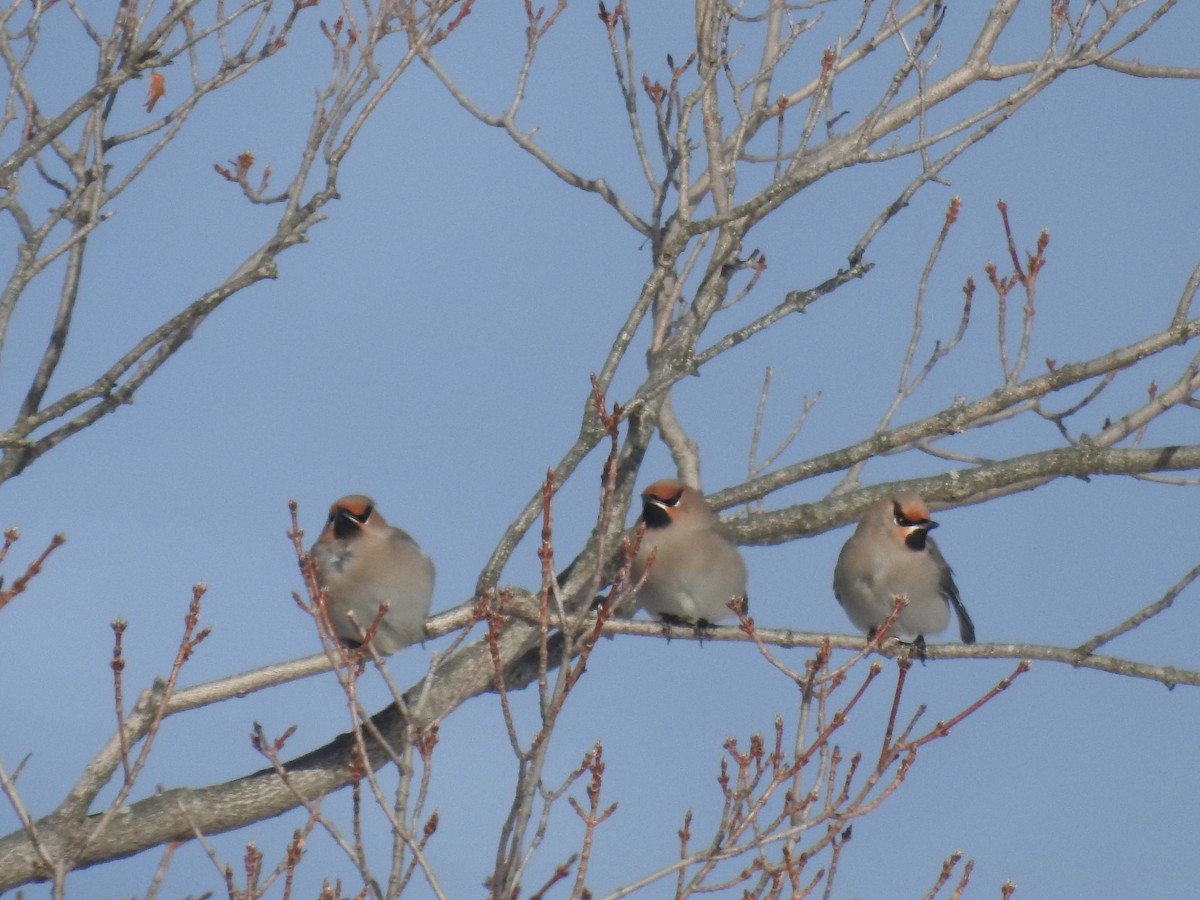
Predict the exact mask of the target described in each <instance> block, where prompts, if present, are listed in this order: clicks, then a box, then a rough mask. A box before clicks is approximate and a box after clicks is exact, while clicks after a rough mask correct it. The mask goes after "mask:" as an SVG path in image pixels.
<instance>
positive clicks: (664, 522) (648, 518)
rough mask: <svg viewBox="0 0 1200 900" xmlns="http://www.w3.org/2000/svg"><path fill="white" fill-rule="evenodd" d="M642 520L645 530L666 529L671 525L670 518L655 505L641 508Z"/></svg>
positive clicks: (650, 504) (663, 510) (649, 504)
mask: <svg viewBox="0 0 1200 900" xmlns="http://www.w3.org/2000/svg"><path fill="white" fill-rule="evenodd" d="M642 520H643V521H644V522H645V523H646V527H647V528H666V527H667V526H668V525H670V524H671V517H670V516H669V515H667V511H666V510H665V509H663V508H662V507H661V506H659V505H658V504H657V503H647V504H646V505H645V506H643V507H642Z"/></svg>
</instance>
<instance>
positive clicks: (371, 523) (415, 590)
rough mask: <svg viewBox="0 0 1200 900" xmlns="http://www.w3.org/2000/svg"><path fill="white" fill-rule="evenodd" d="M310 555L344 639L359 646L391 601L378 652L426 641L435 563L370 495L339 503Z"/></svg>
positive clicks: (381, 627)
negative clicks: (426, 626) (387, 515)
mask: <svg viewBox="0 0 1200 900" xmlns="http://www.w3.org/2000/svg"><path fill="white" fill-rule="evenodd" d="M309 555H310V556H311V557H312V558H313V562H314V563H316V568H317V581H318V583H319V584H320V585H321V587H323V588H325V590H326V592H327V594H328V597H327V600H326V608H327V610H328V612H329V621H330V623H331V624H332V625H333V631H334V633H335V634H336V635H337V636H338V637H339V638H341V639H342V640H344V641H346V642H347V643H349V644H350V645H351V646H358V644H359V643H360V642H361V641H362V638H363V635H364V633H365V632H366V630H367V629H368V628H370V627H371V625H372V623H374V621H375V618H376V616H378V615H379V608H380V606H381V605H382V604H384V603H386V604H388V611H387V612H386V613H385V614H384V616H383V619H382V620H381V621H380V623H379V628H378V629H377V630H376V632H375V637H374V639H373V641H372V646H374V648H375V650H376V651H378V652H379V653H384V654H386V653H395V652H396V651H397V650H399V649H401V648H402V647H407V646H408V645H409V644H414V643H416V642H417V641H421V640H424V639H425V619H426V617H427V616H428V615H429V602H430V600H431V599H432V597H433V578H434V570H433V562H432V561H431V560H430V558H429V554H427V553H426V552H425V551H424V550H422V549H421V548H420V547H419V546H417V542H416V541H414V540H413V539H412V538H411V537H410V536H409V535H408V534H407V532H404V531H402V530H401V529H399V528H394V527H392V526H391V525H388V523H387V520H386V519H384V518H383V515H382V514H381V513H380V512H379V510H377V509H376V508H375V501H374V500H372V499H371V498H370V497H365V496H363V495H362V494H350V495H349V496H346V497H343V498H342V499H340V500H338V501H337V502H336V503H334V504H333V506H331V507H330V508H329V518H328V520H327V521H326V522H325V528H324V530H322V532H321V536H320V537H319V538H317V540H316V543H314V544H313V545H312V549H311V550H309ZM349 613H354V617H355V618H356V619H357V620H358V624H357V625H355V624H354V623H353V622H351V621H350V617H349Z"/></svg>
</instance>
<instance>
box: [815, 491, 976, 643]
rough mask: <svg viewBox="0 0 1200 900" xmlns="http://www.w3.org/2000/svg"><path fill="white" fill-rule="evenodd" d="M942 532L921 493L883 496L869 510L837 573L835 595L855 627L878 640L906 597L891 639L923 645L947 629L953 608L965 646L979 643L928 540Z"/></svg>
mask: <svg viewBox="0 0 1200 900" xmlns="http://www.w3.org/2000/svg"><path fill="white" fill-rule="evenodd" d="M937 527H938V523H937V522H935V521H933V520H932V519H931V518H929V507H927V506H926V505H925V501H924V500H922V499H921V497H920V496H918V495H917V494H911V493H901V494H896V495H894V496H889V497H884V498H883V499H881V500H878V501H876V502H875V503H874V504H872V505H871V506H870V508H868V509H867V511H866V513H865V514H864V515H863V517H862V521H860V522H859V523H858V527H857V528H856V529H855V530H854V534H852V535H850V539H849V540H848V541H846V543H845V546H843V547H842V552H841V553H840V554H839V555H838V561H837V566H835V567H834V570H833V593H834V595H835V596H836V597H837V599H838V602H839V603H840V604H841V605H842V609H844V610H845V611H846V615H847V616H849V617H850V621H851V622H853V623H854V625H855V627H857V628H859V629H861V630H862V631H865V632H866V633H867V634H868V635H872V636H873V635H874V633H875V630H876V629H877V628H878V627H879V626H880V625H882V624H883V622H884V620H886V619H887V617H888V616H890V615H891V614H892V610H893V609H894V608H895V604H896V596H897V595H898V594H902V595H903V596H905V597H906V598H907V599H908V605H907V606H905V607H904V609H902V610H901V611H900V615H899V616H897V617H896V621H895V622H894V623H893V624H892V627H891V630H890V632H889V633H890V634H891V636H892V637H895V638H899V639H900V640H901V641H906V642H916V643H918V644H922V643H924V639H925V637H926V636H927V635H934V634H937V633H939V632H941V631H943V630H945V628H946V626H947V625H949V624H950V608H951V607H953V608H954V613H955V615H956V616H957V617H958V631H959V636H960V637H961V638H962V642H963V643H964V644H973V643H975V625H974V623H973V622H972V621H971V617H970V616H969V615H968V614H967V609H966V607H965V606H963V602H962V599H961V598H960V597H959V594H958V586H957V585H956V584H955V583H954V573H953V572H952V571H951V569H950V565H949V564H948V563H947V562H946V558H945V557H944V556H942V552H941V551H940V550H939V549H938V546H937V544H936V543H934V541H933V538H931V537H929V532H930V531H932V530H933V529H934V528H937Z"/></svg>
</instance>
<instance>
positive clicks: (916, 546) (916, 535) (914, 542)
mask: <svg viewBox="0 0 1200 900" xmlns="http://www.w3.org/2000/svg"><path fill="white" fill-rule="evenodd" d="M928 537H929V532H928V531H926V530H925V529H924V528H918V529H917V530H916V531H910V532H909V533H908V536H907V537H906V538H905V539H904V543H905V544H907V545H908V549H909V550H924V549H925V541H926V539H927V538H928Z"/></svg>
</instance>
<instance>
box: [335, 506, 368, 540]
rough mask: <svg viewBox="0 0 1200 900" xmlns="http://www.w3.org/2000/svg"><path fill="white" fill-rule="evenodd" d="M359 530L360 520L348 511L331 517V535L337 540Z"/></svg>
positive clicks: (350, 535) (360, 527)
mask: <svg viewBox="0 0 1200 900" xmlns="http://www.w3.org/2000/svg"><path fill="white" fill-rule="evenodd" d="M364 518H365V517H364ZM360 531H362V522H361V521H360V520H359V519H357V518H355V517H354V516H352V515H350V514H349V513H339V514H338V515H336V516H335V517H334V519H333V536H334V537H335V538H337V539H338V540H339V541H344V540H346V539H347V538H350V537H353V536H354V535H356V534H358V533H359V532H360Z"/></svg>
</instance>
